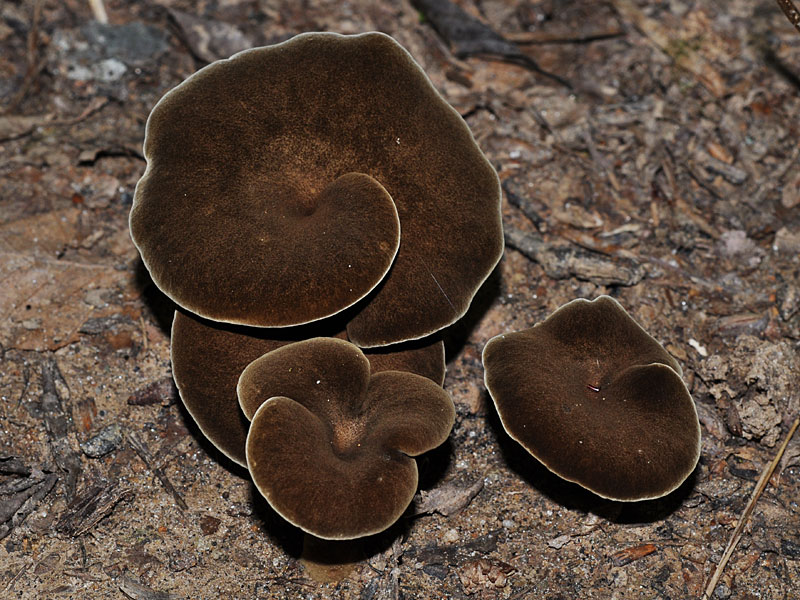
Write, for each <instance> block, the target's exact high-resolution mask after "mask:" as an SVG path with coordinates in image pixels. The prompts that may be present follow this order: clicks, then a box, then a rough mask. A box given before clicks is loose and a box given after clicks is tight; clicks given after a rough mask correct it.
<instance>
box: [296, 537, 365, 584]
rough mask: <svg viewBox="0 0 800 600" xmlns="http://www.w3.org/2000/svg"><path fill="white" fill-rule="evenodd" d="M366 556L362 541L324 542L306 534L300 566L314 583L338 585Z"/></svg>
mask: <svg viewBox="0 0 800 600" xmlns="http://www.w3.org/2000/svg"><path fill="white" fill-rule="evenodd" d="M365 556H366V553H365V551H364V543H363V540H361V539H354V540H323V539H322V538H318V537H317V536H315V535H311V534H310V533H306V534H304V535H303V550H302V552H301V554H300V564H302V565H303V567H304V568H305V570H306V573H308V576H309V577H310V578H311V579H313V580H314V581H317V582H319V583H337V582H339V581H342V580H343V579H345V578H347V576H348V575H350V573H352V572H353V569H355V567H356V565H357V564H358V563H359V562H360V561H361V560H363V559H364V558H365Z"/></svg>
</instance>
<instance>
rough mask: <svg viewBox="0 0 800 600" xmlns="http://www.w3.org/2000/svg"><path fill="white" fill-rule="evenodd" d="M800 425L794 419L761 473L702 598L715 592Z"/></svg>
mask: <svg viewBox="0 0 800 600" xmlns="http://www.w3.org/2000/svg"><path fill="white" fill-rule="evenodd" d="M798 425H800V417H798V418H797V419H795V420H794V423H792V426H791V427H790V428H789V433H788V435H787V436H786V439H784V440H783V443H782V444H781V447H780V448H778V453H777V454H776V455H775V458H773V459H772V462H771V463H769V464H768V465H767V466H766V468H765V469H764V471H763V473H761V478H760V479H759V480H758V483H756V487H755V489H754V490H753V494H752V495H751V496H750V501H749V502H748V503H747V506H746V507H745V509H744V511H743V512H742V516H741V517H739V522H738V523H737V524H736V529H734V530H733V535H731V539H730V541H729V542H728V546H727V547H726V548H725V552H723V554H722V558H721V559H720V561H719V564H718V565H717V568H716V569H715V570H714V575H712V577H711V580H710V581H709V582H708V586H707V587H706V589H705V591H704V592H703V595H702V596H701V597H700V600H706V599H707V598H710V597H711V594H712V593H713V592H714V589H715V588H716V587H717V583H718V582H719V578H720V577H722V571H723V570H724V569H725V565H727V564H728V560H730V558H731V554H733V551H734V549H735V548H736V545H737V544H738V543H739V540H740V539H741V537H742V532H743V531H744V526H745V525H746V524H747V521H748V519H749V518H750V515H751V514H752V512H753V508H754V507H755V505H756V502H758V499H759V498H760V497H761V494H762V492H763V491H764V489H765V488H766V487H767V483H768V482H769V478H770V477H772V473H773V472H774V471H775V467H777V466H778V463H779V462H780V461H781V458H782V457H783V453H784V452H786V446H788V445H789V440H791V439H792V436H793V435H794V432H795V430H797V426H798Z"/></svg>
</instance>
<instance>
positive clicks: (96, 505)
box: [56, 483, 134, 537]
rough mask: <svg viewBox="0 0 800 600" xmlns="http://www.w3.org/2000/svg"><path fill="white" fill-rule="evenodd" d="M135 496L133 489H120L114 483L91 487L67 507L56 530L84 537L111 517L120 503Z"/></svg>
mask: <svg viewBox="0 0 800 600" xmlns="http://www.w3.org/2000/svg"><path fill="white" fill-rule="evenodd" d="M133 496H134V494H133V490H132V489H131V488H118V487H117V486H116V485H114V484H113V483H99V484H93V485H90V486H89V487H88V488H87V489H85V490H84V491H83V493H81V494H80V495H79V496H78V497H77V498H75V500H74V501H73V502H71V503H70V504H69V505H68V506H67V508H66V509H65V510H64V513H63V514H62V516H61V518H60V519H59V521H58V523H57V524H56V530H58V531H60V532H62V533H65V534H67V535H71V536H73V537H76V536H79V535H82V534H84V533H86V532H87V531H89V530H90V529H91V528H92V527H94V526H95V525H97V524H98V523H99V522H100V521H102V520H103V519H104V518H105V517H107V516H108V515H110V514H111V512H112V511H113V510H114V507H115V506H116V505H117V504H118V503H119V502H121V501H122V500H130V499H131V498H133Z"/></svg>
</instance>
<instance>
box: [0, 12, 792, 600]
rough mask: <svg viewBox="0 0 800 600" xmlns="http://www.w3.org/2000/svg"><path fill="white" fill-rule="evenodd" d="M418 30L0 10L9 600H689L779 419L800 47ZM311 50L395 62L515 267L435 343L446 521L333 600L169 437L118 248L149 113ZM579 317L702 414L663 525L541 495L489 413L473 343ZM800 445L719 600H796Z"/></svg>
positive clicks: (370, 547) (272, 517)
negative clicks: (442, 376) (350, 41)
mask: <svg viewBox="0 0 800 600" xmlns="http://www.w3.org/2000/svg"><path fill="white" fill-rule="evenodd" d="M430 4H438V3H430V2H417V5H416V6H414V5H412V4H410V3H409V2H408V1H406V0H403V1H400V2H396V1H393V0H377V1H376V0H322V1H319V2H315V1H305V2H295V1H293V0H200V1H199V2H195V1H189V0H147V1H144V2H125V1H123V0H106V8H107V9H108V15H109V20H110V23H111V25H108V26H101V25H98V24H97V23H96V22H93V21H92V14H91V12H90V9H89V3H88V2H83V1H80V0H44V1H41V2H38V1H33V0H30V1H11V2H3V3H2V5H0V98H1V99H2V100H1V101H0V281H2V284H0V361H1V362H0V393H1V397H0V538H1V539H2V542H1V543H0V597H2V598H20V599H37V598H76V599H94V598H125V597H129V598H134V599H139V600H142V599H144V600H155V599H168V598H176V599H177V598H187V599H188V598H192V599H194V598H201V599H209V600H211V599H216V598H233V599H244V598H300V597H303V598H352V599H361V600H370V599H389V598H400V597H403V598H465V597H470V598H515V599H522V598H534V599H538V598H542V599H549V600H556V599H573V598H598V599H599V598H603V599H608V598H614V599H628V598H672V599H684V598H700V596H701V594H702V591H703V589H704V587H705V585H706V583H707V581H708V579H709V577H710V574H711V572H712V571H713V569H714V567H715V566H716V564H717V563H718V562H719V560H720V557H721V554H722V552H723V550H724V548H725V545H726V544H727V542H728V539H729V537H730V535H731V533H732V530H733V528H734V527H735V525H736V523H737V520H738V518H739V515H740V514H741V513H742V511H743V509H744V507H745V505H746V503H747V501H748V499H749V497H750V495H751V492H752V490H753V487H754V486H755V484H756V481H757V480H758V479H759V476H760V474H761V473H762V470H763V469H764V467H765V466H766V465H767V464H768V463H769V462H770V461H771V460H772V458H773V456H774V455H775V453H776V451H777V448H778V445H779V444H780V442H781V440H782V439H783V438H784V437H785V436H786V434H787V432H788V429H789V426H790V424H791V423H792V421H793V420H794V419H795V417H796V416H797V415H798V412H799V411H800V392H798V385H797V383H798V373H800V354H799V353H798V350H799V346H800V276H799V273H800V258H798V257H799V256H800V145H798V139H800V120H799V119H798V115H800V34H798V32H797V31H796V30H795V29H794V28H793V27H792V26H791V25H790V24H789V22H788V20H787V19H786V17H785V16H784V15H783V14H782V13H781V12H780V10H779V8H778V6H777V4H776V3H775V2H774V1H771V0H757V1H755V2H752V1H749V0H748V1H746V0H730V1H728V2H718V1H713V0H696V1H690V0H669V1H665V2H645V1H644V0H606V1H602V2H596V1H591V0H567V1H560V2H559V1H556V0H520V1H512V0H465V1H463V2H460V3H459V6H461V7H462V8H463V9H464V10H465V11H467V13H469V14H471V15H473V16H474V17H477V18H479V19H480V21H481V22H482V23H483V24H484V25H485V26H486V27H487V28H491V30H494V31H495V32H497V33H499V34H501V35H502V36H503V37H504V38H505V40H507V42H508V43H507V44H505V45H504V46H503V48H502V52H501V53H497V52H495V53H493V54H492V53H488V52H478V53H476V54H475V53H473V54H475V55H470V54H471V53H470V51H469V50H470V49H469V48H468V45H467V44H466V43H465V41H464V40H459V39H457V38H456V37H452V35H451V36H450V39H446V36H448V35H449V34H452V33H453V31H455V30H454V29H453V28H449V29H448V27H447V26H446V25H445V24H443V23H436V22H435V20H434V19H432V18H429V19H426V18H423V13H425V12H426V10H425V8H424V7H423V5H430ZM433 25H437V28H435V27H434V26H433ZM322 30H325V31H336V32H340V33H358V32H363V31H370V30H379V31H383V32H385V33H388V34H390V35H392V36H393V37H395V39H397V40H398V41H399V42H400V43H401V44H402V45H403V46H405V47H406V48H407V49H408V50H409V51H410V52H411V54H412V55H413V56H414V57H415V58H416V60H417V61H418V62H419V63H420V64H421V65H422V66H423V68H424V69H425V70H426V72H427V73H428V74H429V76H430V78H431V80H432V81H433V83H434V85H435V86H436V87H437V88H438V89H439V90H440V91H441V93H442V95H443V96H444V97H445V99H446V100H447V101H448V102H450V103H451V104H452V105H453V106H454V107H455V108H456V109H457V110H458V111H459V112H460V113H461V114H462V115H463V116H464V118H465V119H466V121H467V123H468V124H469V126H470V128H471V129H472V131H473V132H474V135H475V138H476V139H477V141H478V143H479V145H480V146H481V148H482V149H483V151H484V152H485V153H486V155H487V156H488V158H489V160H490V161H491V163H492V164H493V165H494V166H495V168H496V169H497V171H498V173H499V175H500V180H501V182H502V186H503V190H504V199H503V218H504V225H505V228H506V242H507V248H506V252H505V254H504V257H503V259H502V261H501V263H500V265H499V266H498V268H497V269H496V270H495V272H494V273H493V275H492V276H491V277H490V278H489V280H488V281H487V283H486V284H485V285H484V287H483V288H482V290H481V291H480V292H479V294H478V296H477V297H476V299H475V301H474V303H473V306H472V309H471V310H470V312H469V313H468V314H467V316H466V317H465V318H464V319H463V320H462V321H461V322H459V323H457V324H456V325H454V326H452V327H450V328H449V329H448V330H446V331H445V332H444V335H445V340H446V344H447V350H448V356H447V359H448V373H447V378H446V381H445V389H446V390H447V391H448V392H449V393H450V394H451V396H452V398H453V401H454V402H455V405H456V411H457V416H456V423H455V427H454V429H453V432H452V435H451V437H450V439H449V441H448V442H447V443H446V444H445V445H444V447H442V448H440V449H438V450H436V451H434V452H432V453H429V454H428V455H426V456H424V457H422V458H421V459H420V461H419V464H420V473H421V485H422V488H423V491H424V494H425V495H426V496H427V493H428V492H431V491H432V490H439V491H442V492H443V493H444V495H445V496H447V497H448V498H449V499H454V500H459V499H460V500H462V502H461V504H465V506H464V507H463V508H461V509H460V510H457V511H454V510H453V511H451V510H447V509H446V508H445V507H442V506H440V509H441V512H444V513H449V514H448V515H447V516H445V515H444V514H440V512H432V513H424V514H417V515H413V514H412V513H414V506H419V504H420V501H419V500H420V499H418V501H417V502H415V504H414V505H412V507H411V509H410V510H409V512H408V514H407V516H405V517H403V518H402V519H401V520H400V521H399V522H398V523H397V524H396V525H395V526H393V527H392V528H391V529H389V530H388V531H387V532H385V533H383V534H381V535H379V536H375V537H374V538H370V539H368V540H366V541H365V542H364V543H363V545H362V546H361V551H362V556H363V558H362V560H360V561H358V562H357V564H356V566H355V568H354V570H353V571H352V572H351V573H350V575H349V576H347V577H346V578H344V579H342V580H341V581H339V582H335V583H319V582H317V581H315V580H314V579H312V578H311V577H309V572H308V570H306V568H305V567H304V566H303V564H302V563H301V561H300V560H299V556H300V550H301V546H302V536H301V535H300V532H299V530H297V529H294V528H293V527H291V526H289V525H287V524H286V523H285V522H283V521H282V520H281V519H280V518H279V517H278V516H277V515H276V514H275V513H273V512H272V511H271V510H270V509H269V507H268V506H267V505H266V503H265V502H264V501H262V500H259V499H258V494H257V493H256V492H255V491H254V488H253V486H252V484H251V483H250V481H249V480H248V478H247V473H246V472H242V470H241V469H237V468H236V467H235V466H234V465H232V464H231V463H230V462H227V461H226V460H225V459H224V458H223V457H222V456H221V455H220V454H219V453H218V452H217V451H215V449H214V448H213V447H212V446H211V445H210V444H209V443H208V442H207V441H205V440H204V439H203V437H202V435H201V434H200V432H199V431H198V430H197V428H196V427H195V426H194V425H193V423H192V421H191V418H190V417H189V416H188V415H187V413H186V412H185V411H184V409H183V408H182V405H181V402H180V400H179V398H178V397H177V394H176V392H175V389H174V387H173V385H172V383H171V381H172V379H171V371H170V353H169V344H170V340H169V329H170V322H171V318H172V313H173V310H174V305H172V304H171V302H170V301H169V300H168V299H167V298H166V297H164V296H163V295H162V294H161V293H160V292H159V291H158V290H157V289H156V287H155V286H154V285H153V283H152V282H151V281H150V279H149V276H148V274H147V271H146V270H145V269H144V267H143V266H142V262H141V260H140V259H139V256H138V253H137V252H136V249H135V248H134V246H133V244H132V243H131V240H130V237H129V234H128V221H127V219H128V212H129V210H130V206H131V201H132V197H133V192H134V187H135V185H136V182H137V180H138V179H139V177H140V176H141V175H142V173H143V172H144V169H145V161H144V158H143V156H142V141H143V136H144V126H145V121H146V119H147V116H148V114H149V111H150V110H151V108H152V107H153V105H154V104H155V103H156V101H157V100H158V99H159V98H160V97H161V96H162V95H163V94H164V93H165V92H166V91H167V90H169V89H170V88H172V87H173V86H175V85H176V84H178V83H179V82H180V81H182V80H183V79H184V78H185V77H187V76H188V75H189V74H191V73H192V72H194V71H195V70H197V69H198V68H200V67H202V66H203V65H205V64H207V63H208V62H210V61H213V60H215V59H218V58H222V57H227V56H229V55H230V54H232V53H234V52H236V51H238V50H241V49H243V48H246V47H252V46H258V45H265V44H271V43H276V42H279V41H283V40H285V39H287V38H288V37H290V36H291V35H293V34H296V33H299V32H303V31H322ZM487 31H489V29H487ZM448 32H449V33H448ZM456 32H457V31H456ZM487 39H489V38H487ZM532 61H535V63H534V62H532ZM537 64H538V67H539V68H540V69H541V70H542V71H545V72H547V73H551V74H555V75H557V76H558V77H559V78H561V79H563V80H565V81H567V82H569V83H570V84H571V86H572V87H571V89H570V88H569V87H567V86H566V85H564V84H563V82H560V81H558V79H557V78H554V77H549V76H547V75H546V74H542V73H541V72H539V71H537V68H536V65H537ZM454 243H458V240H454ZM600 294H611V295H613V296H614V297H615V298H617V299H618V300H619V301H620V302H621V304H622V305H623V306H624V307H626V309H627V310H628V311H629V312H630V313H631V314H632V315H633V317H634V318H635V319H636V320H637V321H638V322H639V323H640V324H641V325H642V326H643V327H644V328H645V329H646V330H647V331H648V332H649V333H650V334H651V335H653V336H654V337H655V338H656V339H658V340H659V341H661V342H662V343H663V344H664V346H665V347H666V348H667V350H668V351H669V352H670V353H671V354H672V355H673V356H674V357H675V358H676V359H677V360H678V361H679V362H680V364H681V365H682V367H683V374H684V379H685V381H686V383H687V386H688V387H689V389H690V391H691V393H692V396H693V398H694V400H695V402H696V404H697V409H698V414H699V417H700V421H701V425H702V436H703V440H702V456H701V459H700V463H699V465H698V467H697V469H696V471H695V473H694V474H693V475H692V476H691V477H690V478H689V480H688V481H687V482H686V483H685V484H684V485H683V486H682V487H681V488H679V489H678V490H677V491H675V492H673V493H672V494H670V495H669V496H667V497H665V498H663V499H660V500H653V501H648V502H641V503H633V504H623V503H618V502H612V501H609V500H604V499H602V498H599V497H597V496H594V495H593V494H590V493H588V492H586V491H583V490H582V489H581V488H579V487H577V486H575V485H573V484H569V483H566V482H564V481H561V480H560V479H558V478H557V477H556V476H554V475H552V474H551V473H549V472H548V471H547V470H546V469H544V468H543V467H542V466H541V465H539V464H538V463H537V462H536V461H535V460H533V459H532V458H531V457H530V456H529V455H528V454H527V453H526V452H525V451H524V450H522V449H521V448H520V447H519V446H518V445H517V444H516V443H515V442H513V441H512V440H511V439H510V438H509V437H508V435H507V434H506V433H505V432H504V431H503V429H502V426H501V425H500V422H499V419H498V417H497V414H496V412H495V410H494V407H493V405H492V402H491V399H490V398H489V397H488V395H487V393H486V391H485V389H484V386H483V371H482V366H481V360H480V357H481V351H482V349H483V346H484V344H485V343H486V341H487V340H488V339H489V338H491V337H492V336H494V335H497V334H499V333H502V332H507V331H512V330H519V329H523V328H526V327H530V326H532V325H533V324H534V323H537V322H539V321H541V320H542V319H543V318H545V317H546V316H547V315H548V314H549V313H550V312H552V311H553V310H555V309H556V308H557V307H559V306H560V305H562V304H563V303H565V302H567V301H569V300H571V299H573V298H577V297H586V298H593V297H596V296H598V295H600ZM98 434H102V436H101V438H100V439H94V446H92V445H87V444H86V442H87V441H89V440H92V439H93V438H95V437H96V436H97V435H98ZM798 437H800V436H796V437H795V439H794V440H793V441H792V443H791V444H790V445H789V448H788V450H787V452H786V454H785V456H784V459H783V461H782V462H781V464H780V465H779V467H778V469H777V470H776V473H775V475H774V476H773V477H772V479H771V481H770V483H769V485H768V486H767V488H766V491H765V492H764V494H763V496H762V497H761V498H760V500H759V502H758V504H757V505H756V508H755V510H754V512H753V514H752V517H751V518H750V520H749V522H748V524H747V526H746V528H745V532H744V536H743V538H742V541H741V543H740V544H739V545H738V547H737V549H736V551H735V552H734V554H733V556H732V559H731V561H730V563H729V564H728V566H727V568H726V569H725V571H724V573H723V575H722V578H721V579H720V583H719V585H718V586H717V588H716V590H715V592H714V597H715V598H736V599H740V600H741V599H755V598H759V599H765V600H766V599H770V600H778V599H788V598H798V597H800V584H798V583H797V582H800V504H799V503H800V440H798ZM98 444H99V447H100V449H99V450H98ZM100 454H102V455H100ZM98 455H99V456H98ZM792 582H794V583H792Z"/></svg>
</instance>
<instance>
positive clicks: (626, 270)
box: [504, 226, 646, 286]
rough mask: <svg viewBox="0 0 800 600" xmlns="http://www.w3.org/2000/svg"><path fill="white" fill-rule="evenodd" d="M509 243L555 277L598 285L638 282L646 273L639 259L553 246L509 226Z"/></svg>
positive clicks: (538, 237)
mask: <svg viewBox="0 0 800 600" xmlns="http://www.w3.org/2000/svg"><path fill="white" fill-rule="evenodd" d="M504 235H505V240H506V244H508V246H510V247H511V248H514V249H516V250H519V251H520V252H522V254H524V255H525V256H527V257H528V258H530V259H531V260H534V261H536V262H537V263H539V264H540V265H541V266H542V268H543V269H544V271H545V273H547V275H548V276H549V277H551V278H553V279H566V278H568V277H575V278H577V279H582V280H585V281H591V282H592V283H595V284H597V285H626V286H628V285H635V284H637V283H639V282H640V281H641V280H642V279H644V276H645V274H646V271H645V268H644V266H643V265H641V264H640V263H639V262H638V261H637V260H635V259H632V258H624V257H606V256H603V255H600V254H596V253H594V252H589V251H586V250H583V249H581V248H574V247H571V246H553V245H551V244H548V243H546V242H545V241H544V239H543V238H542V237H541V236H540V235H538V234H533V233H526V232H524V231H521V230H519V229H515V228H513V227H509V226H506V227H505V231H504Z"/></svg>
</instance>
